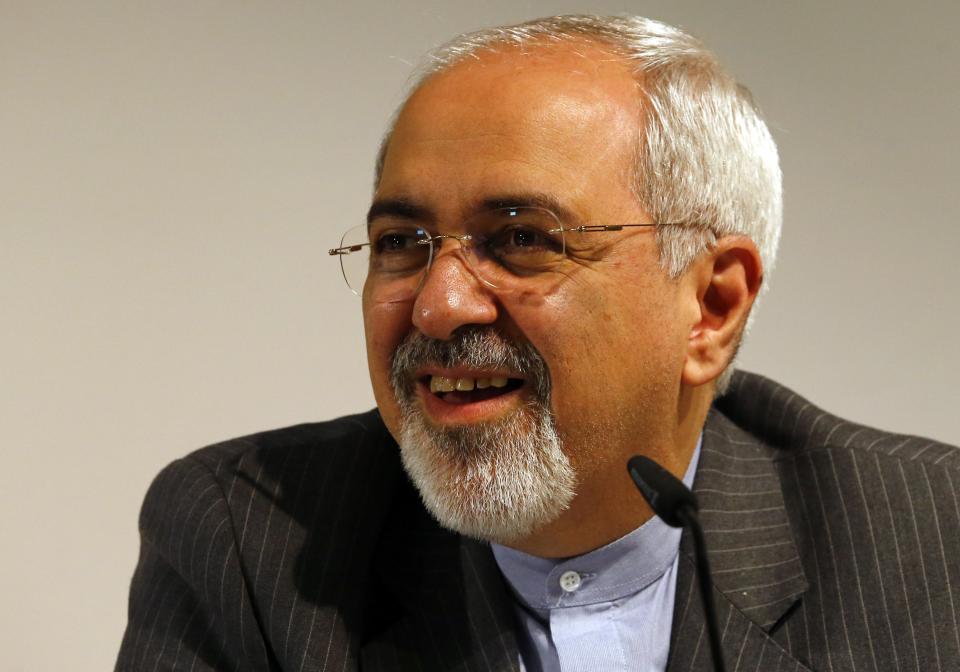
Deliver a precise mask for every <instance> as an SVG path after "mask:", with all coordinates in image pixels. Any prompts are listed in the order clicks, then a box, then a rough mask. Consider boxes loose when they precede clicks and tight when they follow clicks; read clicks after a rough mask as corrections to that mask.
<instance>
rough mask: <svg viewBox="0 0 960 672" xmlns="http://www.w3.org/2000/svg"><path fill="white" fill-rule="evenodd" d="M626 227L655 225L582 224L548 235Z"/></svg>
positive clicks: (561, 228)
mask: <svg viewBox="0 0 960 672" xmlns="http://www.w3.org/2000/svg"><path fill="white" fill-rule="evenodd" d="M628 226H656V223H652V224H584V225H582V226H575V227H573V228H572V229H565V228H563V227H560V228H559V229H550V233H588V232H590V231H620V230H622V229H625V228H627V227H628Z"/></svg>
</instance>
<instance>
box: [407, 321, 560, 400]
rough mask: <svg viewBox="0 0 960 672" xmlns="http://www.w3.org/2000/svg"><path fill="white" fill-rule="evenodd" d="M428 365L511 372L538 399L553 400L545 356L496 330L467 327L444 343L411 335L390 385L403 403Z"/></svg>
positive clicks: (414, 333)
mask: <svg viewBox="0 0 960 672" xmlns="http://www.w3.org/2000/svg"><path fill="white" fill-rule="evenodd" d="M429 365H433V366H439V367H445V368H453V367H465V368H472V369H499V370H506V371H510V372H512V373H516V374H518V375H520V376H522V377H523V378H525V379H526V380H527V382H528V383H530V384H531V385H532V386H533V390H534V393H535V395H536V397H537V399H539V400H541V401H543V402H546V401H547V400H548V399H549V398H550V372H549V369H548V368H547V363H546V362H545V361H544V359H543V356H542V355H541V354H540V353H539V352H538V351H537V349H536V348H534V347H533V346H532V345H530V344H529V343H514V342H512V341H511V340H509V339H508V338H506V337H505V336H504V335H503V334H501V333H500V331H499V330H497V329H496V328H495V327H487V326H475V325H466V326H463V327H460V328H459V329H457V330H456V331H455V332H453V336H452V337H451V338H450V339H449V340H445V341H441V340H438V339H434V338H429V337H427V336H424V335H423V334H422V333H420V332H419V331H412V332H410V334H409V335H408V336H407V337H406V338H405V339H403V342H401V343H400V345H399V346H397V349H396V350H395V351H394V353H393V357H392V359H391V362H390V382H391V384H392V385H393V389H394V390H395V391H396V392H397V394H398V395H401V400H410V399H411V398H412V396H413V387H414V383H415V381H414V378H413V376H414V373H415V372H416V371H417V370H418V369H420V368H422V367H424V366H429Z"/></svg>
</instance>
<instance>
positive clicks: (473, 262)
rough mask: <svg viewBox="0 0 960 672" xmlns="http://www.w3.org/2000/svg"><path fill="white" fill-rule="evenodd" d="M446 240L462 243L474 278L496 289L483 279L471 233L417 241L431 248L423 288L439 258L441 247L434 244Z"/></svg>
mask: <svg viewBox="0 0 960 672" xmlns="http://www.w3.org/2000/svg"><path fill="white" fill-rule="evenodd" d="M446 239H450V240H455V241H457V242H458V243H460V250H461V252H462V256H463V259H464V261H465V262H466V266H467V268H469V269H470V271H471V273H473V275H474V277H476V278H477V279H478V280H480V282H482V283H483V284H485V285H487V286H488V287H493V288H494V289H496V287H497V286H496V285H495V284H493V283H492V282H490V281H489V280H487V279H486V278H485V277H483V273H482V272H481V271H480V269H479V268H478V267H477V262H478V260H477V258H476V253H475V252H474V251H473V248H474V245H475V243H474V242H473V236H472V235H470V234H469V233H465V234H463V235H460V236H458V235H456V234H453V233H441V234H438V235H436V236H430V237H428V238H425V239H423V240H418V241H417V245H429V246H430V258H429V260H428V261H427V268H426V269H425V272H424V274H423V279H422V280H421V286H422V284H423V283H424V282H426V278H427V275H428V274H429V273H430V268H431V267H432V266H433V262H434V261H435V260H436V259H437V256H438V255H437V251H438V250H439V248H440V245H439V243H438V244H437V245H434V243H435V242H438V241H443V240H446Z"/></svg>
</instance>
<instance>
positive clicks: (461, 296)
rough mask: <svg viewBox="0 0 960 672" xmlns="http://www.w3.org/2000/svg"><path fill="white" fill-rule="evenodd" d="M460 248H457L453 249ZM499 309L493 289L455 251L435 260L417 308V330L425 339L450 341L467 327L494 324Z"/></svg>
mask: <svg viewBox="0 0 960 672" xmlns="http://www.w3.org/2000/svg"><path fill="white" fill-rule="evenodd" d="M451 247H457V246H451ZM498 312H499V309H498V306H497V302H496V297H495V296H494V294H493V293H492V292H491V291H490V287H489V286H487V285H486V284H485V283H483V282H482V281H481V280H480V278H478V277H477V276H476V275H475V274H474V273H473V272H472V271H471V269H470V268H469V267H468V266H467V262H466V260H465V259H464V258H463V256H462V253H460V252H459V251H455V250H453V249H451V250H450V251H446V250H445V251H444V253H443V254H440V255H439V256H438V257H436V258H435V259H434V260H433V263H432V264H431V265H430V268H429V270H428V271H427V276H426V277H425V278H424V279H423V286H422V287H421V288H420V292H419V293H418V294H417V298H416V300H415V301H414V304H413V326H415V327H416V328H417V329H419V330H420V331H421V332H422V333H423V335H424V336H429V337H430V338H436V339H439V340H447V339H449V338H451V336H452V335H453V332H454V331H455V330H456V329H457V328H459V327H462V326H464V325H467V324H493V323H494V322H496V320H497V316H498Z"/></svg>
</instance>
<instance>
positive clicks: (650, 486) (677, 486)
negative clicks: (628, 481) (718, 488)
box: [627, 455, 699, 527]
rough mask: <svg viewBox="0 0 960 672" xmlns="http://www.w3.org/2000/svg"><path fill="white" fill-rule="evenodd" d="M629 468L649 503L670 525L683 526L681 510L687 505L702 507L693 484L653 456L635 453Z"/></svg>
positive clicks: (628, 465) (694, 508)
mask: <svg viewBox="0 0 960 672" xmlns="http://www.w3.org/2000/svg"><path fill="white" fill-rule="evenodd" d="M627 471H628V472H630V478H632V479H633V482H634V484H635V485H636V486H637V489H638V490H639V491H640V494H641V495H643V498H644V499H645V500H647V504H649V505H650V508H651V509H653V512H654V513H655V514H657V515H658V516H660V518H662V519H663V522H665V523H666V524H667V525H670V526H672V527H683V525H684V520H683V516H682V514H681V511H683V510H684V509H686V508H687V507H690V508H692V509H693V510H694V511H697V510H698V508H699V507H698V506H697V498H696V496H695V495H694V494H693V493H692V492H691V491H690V488H688V487H687V486H685V485H684V484H683V481H681V480H680V479H679V478H677V477H676V476H674V475H673V474H671V473H670V472H669V471H667V470H666V469H664V468H663V467H661V466H660V465H659V464H657V463H656V462H654V461H653V460H651V459H650V458H649V457H644V456H643V455H634V456H633V457H631V458H630V460H629V461H628V462H627Z"/></svg>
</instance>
